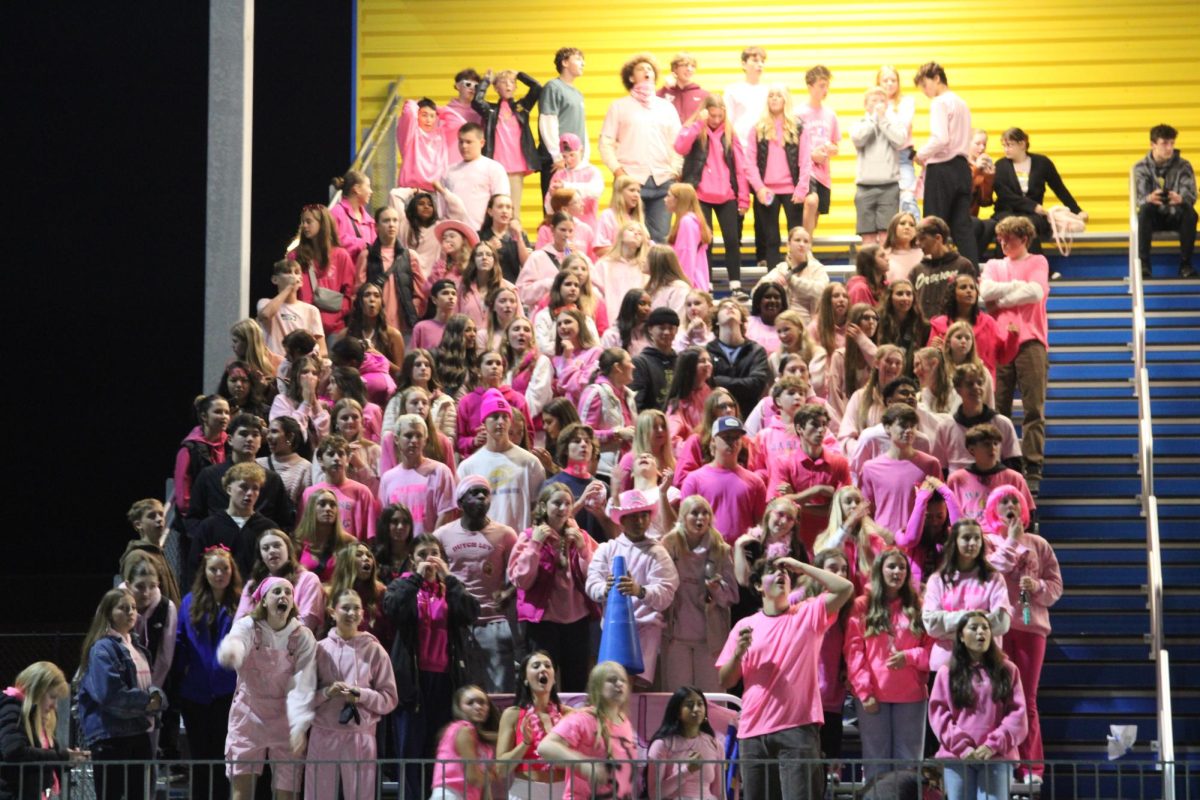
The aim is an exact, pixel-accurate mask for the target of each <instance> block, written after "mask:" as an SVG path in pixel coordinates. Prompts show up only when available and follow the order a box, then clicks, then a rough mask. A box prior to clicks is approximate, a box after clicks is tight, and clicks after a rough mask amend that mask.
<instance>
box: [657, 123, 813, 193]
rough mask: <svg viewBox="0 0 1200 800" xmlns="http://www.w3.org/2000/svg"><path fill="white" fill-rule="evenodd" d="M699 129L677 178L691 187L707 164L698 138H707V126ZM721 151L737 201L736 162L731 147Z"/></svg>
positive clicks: (705, 152) (706, 155)
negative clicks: (698, 133)
mask: <svg viewBox="0 0 1200 800" xmlns="http://www.w3.org/2000/svg"><path fill="white" fill-rule="evenodd" d="M701 127H702V128H703V130H701V131H700V135H699V136H697V137H696V141H694V142H692V149H691V150H688V154H687V155H686V156H684V157H683V169H682V170H681V171H680V177H679V179H680V180H681V181H683V182H684V183H690V184H691V185H692V186H699V185H700V179H701V178H703V177H704V165H705V164H706V163H708V147H701V146H700V137H701V136H703V137H705V139H707V137H708V126H707V125H703V126H701ZM722 151H723V152H722V155H723V156H724V157H725V166H726V167H728V168H729V187H730V188H731V189H733V199H734V200H737V198H738V182H737V173H738V171H737V162H736V161H735V160H734V155H733V145H732V144H730V145H726V146H725V147H724V148H722ZM797 152H799V151H797ZM797 169H798V168H797Z"/></svg>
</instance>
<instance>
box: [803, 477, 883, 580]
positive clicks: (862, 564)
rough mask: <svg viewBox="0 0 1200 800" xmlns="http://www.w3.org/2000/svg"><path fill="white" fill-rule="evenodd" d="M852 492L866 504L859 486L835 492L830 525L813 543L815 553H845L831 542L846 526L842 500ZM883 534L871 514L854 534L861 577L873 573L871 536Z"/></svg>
mask: <svg viewBox="0 0 1200 800" xmlns="http://www.w3.org/2000/svg"><path fill="white" fill-rule="evenodd" d="M851 492H854V493H856V494H857V495H858V497H859V500H860V502H864V503H865V502H866V500H864V499H863V496H862V492H861V491H860V490H859V488H858V487H857V486H852V485H847V486H843V487H842V488H840V489H838V490H837V491H836V492H834V493H833V498H832V499H831V500H830V501H829V525H827V526H826V527H825V532H824V533H822V534H821V535H820V536H818V537H817V539H816V541H814V542H813V552H814V553H819V552H821V551H822V550H829V549H835V550H841V551H842V552H843V553H845V548H844V547H843V546H842V545H839V546H838V547H836V548H832V547H831V545H830V542H831V541H832V540H833V539H834V538H835V537H837V535H838V529H839V528H841V527H842V526H844V525H845V524H846V517H845V515H844V514H843V513H842V498H843V497H845V496H846V495H848V494H850V493H851ZM882 532H883V529H882V528H880V527H879V524H878V523H877V522H875V520H874V519H872V518H871V515H870V514H868V515H867V516H865V517H863V521H862V524H860V525H859V526H858V531H857V532H856V533H855V534H854V543H855V545H856V547H855V549H856V550H857V551H858V559H857V560H858V564H857V565H856V571H857V572H858V574H859V575H869V574H870V573H871V564H872V563H873V560H872V558H871V547H870V535H871V534H872V533H873V534H875V535H876V536H880V537H881V538H882ZM845 534H846V535H847V536H848V535H850V532H849V531H845ZM842 541H843V542H844V541H845V539H844V538H843V539H842Z"/></svg>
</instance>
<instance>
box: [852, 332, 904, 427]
mask: <svg viewBox="0 0 1200 800" xmlns="http://www.w3.org/2000/svg"><path fill="white" fill-rule="evenodd" d="M889 353H897V354H899V356H900V358H901V359H903V358H904V348H903V347H897V346H896V345H894V344H881V345H879V347H877V348H876V349H875V368H874V369H872V370H871V377H869V378H867V384H866V386H864V387H863V390H862V393H863V396H862V400H861V401H860V402H859V404H858V420H857V422H858V429H859V430H862V429H863V428H866V427H867V418H868V417H869V416H870V414H871V408H872V407H873V406H876V405H878V406H882V405H883V387H882V386H880V385H879V370H881V369H882V368H883V359H884V357H885V356H887V355H888V354H889Z"/></svg>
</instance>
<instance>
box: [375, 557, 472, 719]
mask: <svg viewBox="0 0 1200 800" xmlns="http://www.w3.org/2000/svg"><path fill="white" fill-rule="evenodd" d="M421 584H422V579H421V577H420V576H419V575H415V574H413V573H408V574H407V575H402V576H401V577H399V578H396V580H394V581H392V582H391V584H390V585H389V586H388V588H387V593H386V594H384V596H383V613H384V614H386V615H387V618H388V619H389V620H390V621H391V623H392V625H393V626H395V629H396V638H395V640H393V642H392V654H391V655H392V670H393V672H395V675H396V694H397V696H398V697H399V704H398V706H397V708H403V709H406V710H409V711H420V707H421V672H420V670H419V669H418V667H417V644H418V643H417V632H418V631H419V630H420V627H421V626H420V623H419V619H418V611H417V594H418V593H419V592H420V590H421ZM446 604H447V605H448V606H449V611H450V620H449V625H448V628H449V632H450V683H451V686H452V688H458V687H459V686H461V685H463V683H464V682H465V680H466V662H465V658H466V651H467V647H468V642H470V641H473V639H472V638H471V626H472V625H473V624H474V623H475V620H477V619H479V601H478V600H476V599H475V598H474V597H472V596H471V595H470V593H469V592H467V589H466V587H465V586H463V584H462V581H460V580H459V579H458V578H456V577H454V576H453V575H447V576H446Z"/></svg>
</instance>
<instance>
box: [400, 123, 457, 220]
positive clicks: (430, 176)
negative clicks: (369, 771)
mask: <svg viewBox="0 0 1200 800" xmlns="http://www.w3.org/2000/svg"><path fill="white" fill-rule="evenodd" d="M438 116H439V117H443V116H444V115H443V114H442V113H441V109H439V114H438ZM439 125H440V122H439ZM396 148H397V149H398V150H399V151H400V158H401V163H400V175H399V177H398V178H397V179H396V185H397V186H403V187H408V188H413V189H421V190H423V191H426V192H432V191H433V183H434V181H439V180H441V179H442V176H443V175H445V174H446V169H447V168H448V167H449V166H450V161H449V153H448V151H447V149H446V139H445V137H444V136H443V135H442V132H441V131H440V130H438V128H437V127H434V129H433V130H432V131H430V132H429V133H426V132H425V131H423V130H421V127H420V126H419V125H417V101H416V100H406V101H405V102H404V108H403V110H401V112H400V119H399V120H397V122H396ZM454 151H455V152H456V153H457V152H458V148H457V143H456V145H455V148H454ZM400 216H401V217H403V216H404V214H403V213H401V215H400Z"/></svg>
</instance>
